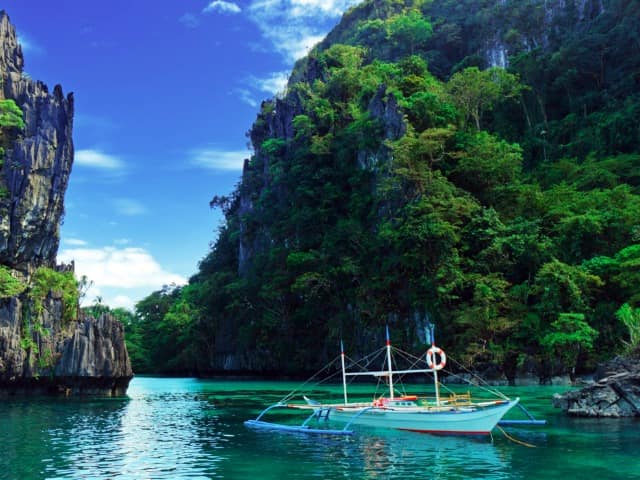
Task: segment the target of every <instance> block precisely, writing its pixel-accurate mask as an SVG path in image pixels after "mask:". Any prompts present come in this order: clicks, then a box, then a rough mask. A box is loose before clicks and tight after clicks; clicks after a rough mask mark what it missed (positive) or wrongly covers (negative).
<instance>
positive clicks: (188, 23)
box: [178, 13, 200, 28]
mask: <svg viewBox="0 0 640 480" xmlns="http://www.w3.org/2000/svg"><path fill="white" fill-rule="evenodd" d="M178 21H179V22H180V23H182V24H183V25H184V26H185V27H187V28H196V27H197V26H198V25H200V20H199V19H198V17H196V16H195V15H194V14H193V13H185V14H184V15H182V16H181V17H180V18H179V19H178Z"/></svg>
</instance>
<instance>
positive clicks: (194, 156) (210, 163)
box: [190, 148, 251, 171]
mask: <svg viewBox="0 0 640 480" xmlns="http://www.w3.org/2000/svg"><path fill="white" fill-rule="evenodd" d="M250 156H251V152H250V151H249V150H220V149H217V148H201V149H198V150H193V151H192V152H191V159H190V161H191V163H192V164H193V165H196V166H199V167H204V168H207V169H210V170H230V171H233V170H237V171H241V170H242V165H243V164H244V160H245V158H249V157H250Z"/></svg>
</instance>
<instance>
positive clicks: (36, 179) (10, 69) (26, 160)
mask: <svg viewBox="0 0 640 480" xmlns="http://www.w3.org/2000/svg"><path fill="white" fill-rule="evenodd" d="M23 67H24V59H23V55H22V49H21V47H20V45H19V43H18V39H17V37H16V31H15V28H14V26H13V25H12V24H11V23H10V21H9V17H8V16H7V14H6V13H5V12H4V11H0V82H1V83H0V100H13V101H14V102H15V104H16V105H17V106H18V107H19V108H20V110H21V111H22V112H23V119H24V128H15V127H11V128H2V130H0V140H2V145H0V146H1V147H2V149H3V150H4V154H2V155H0V173H1V175H0V266H2V267H3V268H4V269H6V271H7V272H10V275H11V276H12V277H14V278H15V279H16V280H17V281H19V282H21V283H22V284H23V285H24V286H25V287H26V289H25V290H23V291H22V292H21V293H19V294H16V295H15V296H4V297H3V296H1V295H0V395H3V394H11V393H16V392H25V393H26V392H36V393H41V392H62V393H65V394H74V393H90V394H105V395H121V394H124V392H125V391H126V388H127V386H128V383H129V380H130V379H131V377H132V371H131V364H130V361H129V357H128V354H127V350H126V346H125V343H124V329H123V326H122V325H121V324H120V323H119V322H117V321H116V320H114V319H112V318H111V317H109V316H103V317H101V318H99V319H95V318H90V317H86V316H84V314H83V313H82V312H81V311H80V309H79V307H78V305H72V306H71V309H72V310H73V309H75V310H76V312H75V314H74V315H69V314H68V311H69V305H65V298H64V297H63V293H62V292H60V291H58V290H57V289H52V290H51V291H50V292H48V293H47V294H46V295H45V298H42V299H39V300H38V301H39V302H40V303H39V304H38V308H34V300H33V298H32V297H33V296H30V289H31V288H32V287H31V282H32V280H33V276H34V273H35V272H36V270H37V269H39V268H41V267H46V268H48V269H51V271H58V272H67V273H68V272H73V265H71V266H57V265H56V255H57V252H58V246H59V241H60V233H59V230H60V223H61V220H62V217H63V214H64V195H65V193H66V190H67V185H68V182H69V176H70V174H71V169H72V165H73V139H72V130H73V112H74V105H73V94H71V93H70V94H68V95H66V96H65V95H64V94H63V91H62V87H61V86H59V85H56V87H55V88H54V89H53V92H49V89H48V87H47V86H46V85H45V84H44V83H42V82H40V81H34V80H32V79H31V78H29V77H28V76H27V75H25V73H24V71H23ZM0 152H1V150H0ZM3 281H5V280H3ZM3 291H4V289H2V290H0V292H3ZM67 302H68V300H67Z"/></svg>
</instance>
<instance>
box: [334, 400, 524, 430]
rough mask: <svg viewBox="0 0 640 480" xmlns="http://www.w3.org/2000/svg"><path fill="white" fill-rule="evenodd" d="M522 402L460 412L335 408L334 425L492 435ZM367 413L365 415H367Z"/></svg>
mask: <svg viewBox="0 0 640 480" xmlns="http://www.w3.org/2000/svg"><path fill="white" fill-rule="evenodd" d="M518 400H519V399H515V400H509V401H505V402H504V403H499V404H497V405H492V406H487V407H482V408H464V407H463V408H459V409H453V410H448V411H433V410H429V409H426V408H414V409H407V411H402V409H397V410H394V409H386V408H375V407H372V408H361V407H354V408H352V407H348V406H347V407H334V408H332V409H331V413H330V414H329V420H330V421H337V422H346V423H349V424H354V425H367V426H370V427H376V428H393V429H397V430H409V431H413V432H424V433H440V434H456V435H488V434H489V433H490V432H491V430H493V428H494V427H495V426H496V425H497V424H498V422H499V421H500V420H501V419H502V417H503V416H504V415H505V414H506V413H507V412H508V411H509V410H510V409H511V408H513V407H514V406H515V405H516V404H517V403H518ZM363 410H364V411H363Z"/></svg>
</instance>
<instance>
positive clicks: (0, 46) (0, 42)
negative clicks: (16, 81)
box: [0, 10, 24, 75]
mask: <svg viewBox="0 0 640 480" xmlns="http://www.w3.org/2000/svg"><path fill="white" fill-rule="evenodd" d="M23 67H24V58H23V57H22V47H21V46H20V44H19V43H18V38H17V36H16V29H15V27H14V26H13V25H12V24H11V22H10V21H9V15H7V13H6V12H5V11H4V10H0V71H2V73H3V75H4V73H5V72H22V69H23Z"/></svg>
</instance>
